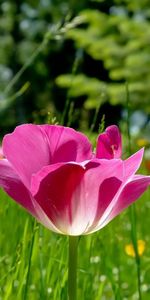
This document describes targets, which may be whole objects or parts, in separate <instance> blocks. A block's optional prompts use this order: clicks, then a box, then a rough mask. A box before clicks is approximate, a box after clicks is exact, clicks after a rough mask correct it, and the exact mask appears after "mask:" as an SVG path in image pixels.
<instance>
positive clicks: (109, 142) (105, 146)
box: [96, 125, 122, 159]
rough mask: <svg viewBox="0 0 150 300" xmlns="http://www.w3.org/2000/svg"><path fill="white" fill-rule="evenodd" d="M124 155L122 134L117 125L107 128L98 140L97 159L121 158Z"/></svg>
mask: <svg viewBox="0 0 150 300" xmlns="http://www.w3.org/2000/svg"><path fill="white" fill-rule="evenodd" d="M121 154H122V141H121V134H120V131H119V129H118V127H117V126H116V125H112V126H109V127H107V128H106V130H105V132H104V133H101V134H100V135H99V137H98V140H97V148H96V157H98V158H106V159H112V158H120V157H121Z"/></svg>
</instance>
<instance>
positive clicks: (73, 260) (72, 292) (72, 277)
mask: <svg viewBox="0 0 150 300" xmlns="http://www.w3.org/2000/svg"><path fill="white" fill-rule="evenodd" d="M77 248H78V237H77V236H69V259H68V300H76V299H77Z"/></svg>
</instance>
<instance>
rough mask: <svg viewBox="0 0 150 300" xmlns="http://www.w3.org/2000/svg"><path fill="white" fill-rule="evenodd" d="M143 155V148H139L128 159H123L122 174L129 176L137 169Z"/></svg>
mask: <svg viewBox="0 0 150 300" xmlns="http://www.w3.org/2000/svg"><path fill="white" fill-rule="evenodd" d="M143 155H144V148H142V149H140V150H139V151H137V152H136V153H134V154H133V155H131V156H130V157H129V158H128V159H126V160H124V172H125V173H124V176H125V178H126V179H127V178H129V177H131V176H132V175H134V174H135V173H136V171H137V170H138V169H139V167H140V165H141V162H142V159H143Z"/></svg>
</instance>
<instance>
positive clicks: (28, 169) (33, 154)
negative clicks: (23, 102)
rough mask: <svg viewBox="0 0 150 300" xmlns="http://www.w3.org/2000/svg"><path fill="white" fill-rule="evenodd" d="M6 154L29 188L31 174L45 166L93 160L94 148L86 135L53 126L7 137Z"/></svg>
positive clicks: (17, 131)
mask: <svg viewBox="0 0 150 300" xmlns="http://www.w3.org/2000/svg"><path fill="white" fill-rule="evenodd" d="M3 151H4V155H5V156H6V158H7V159H8V160H9V161H10V162H11V164H12V166H13V168H14V169H15V171H16V172H17V174H18V175H19V177H20V178H21V180H22V181H23V183H24V184H25V185H26V186H27V187H28V188H30V183H31V176H32V174H34V173H36V172H38V171H39V170H40V169H41V168H42V167H43V166H46V165H49V164H51V163H57V162H61V161H62V162H65V161H82V160H85V159H90V158H91V156H92V151H91V144H90V143H89V141H88V139H87V138H86V137H85V136H84V135H83V134H81V133H79V132H76V131H75V130H73V129H71V128H67V127H63V126H54V125H53V126H51V125H32V124H25V125H20V126H18V127H17V128H16V129H15V130H14V132H13V133H11V134H8V135H6V136H5V137H4V140H3Z"/></svg>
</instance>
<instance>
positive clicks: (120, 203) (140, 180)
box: [98, 175, 150, 229]
mask: <svg viewBox="0 0 150 300" xmlns="http://www.w3.org/2000/svg"><path fill="white" fill-rule="evenodd" d="M149 185H150V176H144V175H143V176H142V175H135V176H134V177H133V179H132V180H131V181H130V182H128V183H127V184H126V185H125V186H124V188H123V189H122V192H121V193H120V195H119V197H118V199H117V201H116V203H115V205H114V207H113V209H112V211H111V212H110V214H109V216H108V217H107V218H106V220H105V222H103V223H102V225H101V226H100V227H99V228H98V229H100V228H102V227H104V226H106V225H107V224H108V223H109V222H110V221H111V220H112V219H113V218H115V217H116V216H117V215H119V214H120V213H121V212H122V211H123V210H124V209H126V208H127V207H128V206H129V205H131V204H132V203H133V202H134V201H135V200H137V199H138V198H139V197H140V196H141V195H142V194H143V193H144V192H145V190H146V189H147V188H148V186H149Z"/></svg>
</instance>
